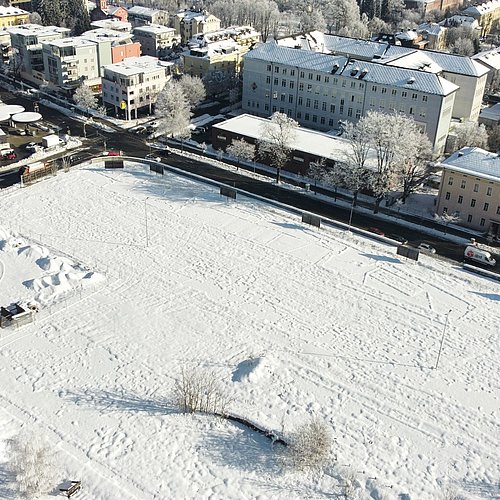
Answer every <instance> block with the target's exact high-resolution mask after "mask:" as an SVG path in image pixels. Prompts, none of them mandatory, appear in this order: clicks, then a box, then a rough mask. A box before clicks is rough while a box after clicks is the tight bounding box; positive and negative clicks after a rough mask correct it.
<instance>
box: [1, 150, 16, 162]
mask: <svg viewBox="0 0 500 500" xmlns="http://www.w3.org/2000/svg"><path fill="white" fill-rule="evenodd" d="M16 158H17V155H16V153H14V151H11V152H10V153H5V154H3V155H2V160H15V159H16Z"/></svg>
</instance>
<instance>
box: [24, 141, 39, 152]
mask: <svg viewBox="0 0 500 500" xmlns="http://www.w3.org/2000/svg"><path fill="white" fill-rule="evenodd" d="M39 148H40V144H38V143H36V142H28V144H26V145H25V146H24V149H25V150H26V151H31V152H35V151H37V150H38V149H39Z"/></svg>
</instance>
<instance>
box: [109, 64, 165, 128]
mask: <svg viewBox="0 0 500 500" xmlns="http://www.w3.org/2000/svg"><path fill="white" fill-rule="evenodd" d="M172 66H173V63H170V62H163V61H159V60H158V59H157V58H156V57H151V56H142V57H134V58H130V59H126V60H125V61H122V62H120V63H117V64H110V65H108V66H105V67H104V77H103V78H102V100H103V103H104V104H105V105H106V106H112V107H113V108H114V111H115V113H116V114H118V113H119V112H120V110H122V111H123V112H124V115H125V119H127V120H131V119H132V118H137V116H138V115H137V112H138V110H139V109H141V108H144V107H148V108H149V113H151V111H152V105H153V104H154V103H155V102H156V99H157V97H158V94H159V93H160V92H161V90H162V89H163V87H164V86H165V83H166V82H167V80H168V79H169V78H170V73H171V69H172Z"/></svg>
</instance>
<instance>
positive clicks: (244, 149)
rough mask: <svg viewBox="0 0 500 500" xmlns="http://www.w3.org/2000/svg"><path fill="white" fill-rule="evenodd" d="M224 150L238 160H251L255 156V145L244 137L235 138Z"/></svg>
mask: <svg viewBox="0 0 500 500" xmlns="http://www.w3.org/2000/svg"><path fill="white" fill-rule="evenodd" d="M226 151H227V152H228V153H229V154H230V155H231V156H234V157H235V158H236V159H237V160H238V161H239V162H240V161H242V160H246V161H253V159H254V158H255V146H254V145H253V144H250V143H249V142H247V141H245V140H244V139H235V140H234V141H233V142H232V143H231V145H230V146H229V147H228V148H227V150H226Z"/></svg>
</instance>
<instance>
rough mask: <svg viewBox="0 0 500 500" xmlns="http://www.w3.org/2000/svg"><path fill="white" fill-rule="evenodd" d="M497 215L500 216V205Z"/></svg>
mask: <svg viewBox="0 0 500 500" xmlns="http://www.w3.org/2000/svg"><path fill="white" fill-rule="evenodd" d="M497 215H500V205H498V207H497Z"/></svg>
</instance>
